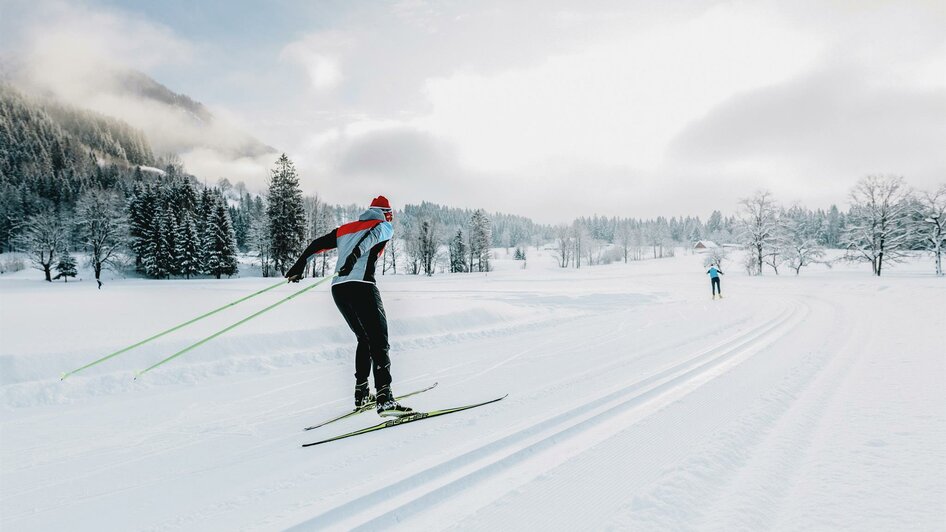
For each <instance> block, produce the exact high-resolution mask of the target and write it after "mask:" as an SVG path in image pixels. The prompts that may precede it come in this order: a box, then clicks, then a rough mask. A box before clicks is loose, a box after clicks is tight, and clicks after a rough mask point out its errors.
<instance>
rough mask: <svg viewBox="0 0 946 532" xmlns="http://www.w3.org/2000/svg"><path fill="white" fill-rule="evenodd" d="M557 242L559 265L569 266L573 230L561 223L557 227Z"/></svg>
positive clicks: (572, 244)
mask: <svg viewBox="0 0 946 532" xmlns="http://www.w3.org/2000/svg"><path fill="white" fill-rule="evenodd" d="M555 235H556V240H555V241H556V243H557V244H558V265H559V266H561V267H562V268H567V267H568V264H569V262H571V258H572V247H573V246H574V242H573V241H572V231H571V228H570V227H568V226H567V225H560V226H558V227H557V228H556V229H555Z"/></svg>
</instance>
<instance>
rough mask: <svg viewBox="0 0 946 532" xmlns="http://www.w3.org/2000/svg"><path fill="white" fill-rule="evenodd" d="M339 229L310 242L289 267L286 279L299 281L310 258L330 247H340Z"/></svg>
mask: <svg viewBox="0 0 946 532" xmlns="http://www.w3.org/2000/svg"><path fill="white" fill-rule="evenodd" d="M337 231H338V229H337V228H336V229H332V231H331V232H330V233H327V234H324V235H322V236H320V237H318V238H316V239H315V240H313V241H312V243H311V244H309V247H307V248H305V251H303V252H302V255H301V256H300V257H299V259H298V260H297V261H296V263H295V264H293V265H292V268H289V271H287V272H286V279H289V281H290V282H297V281H299V279H301V278H302V272H303V271H305V265H306V262H308V261H309V258H310V257H312V256H314V255H315V254H316V253H321V252H323V251H325V250H328V249H335V248H336V247H338V237H337Z"/></svg>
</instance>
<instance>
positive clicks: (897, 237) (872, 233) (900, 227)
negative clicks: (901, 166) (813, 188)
mask: <svg viewBox="0 0 946 532" xmlns="http://www.w3.org/2000/svg"><path fill="white" fill-rule="evenodd" d="M909 199H910V191H909V189H908V188H907V186H906V184H905V183H904V181H903V178H902V177H900V176H881V175H871V176H867V177H865V178H864V179H862V180H861V181H860V182H858V184H857V185H856V186H855V187H854V189H853V190H851V213H850V215H849V216H848V226H847V230H846V231H845V233H844V238H843V244H844V246H845V247H846V248H847V250H848V258H849V259H850V260H854V261H860V262H870V263H871V268H872V269H873V272H874V275H878V276H879V275H880V274H881V272H882V271H883V266H884V262H885V261H886V262H900V261H902V260H903V257H904V256H905V255H906V252H907V249H906V248H907V244H908V243H909V237H910V234H909V224H908V223H907V218H908V205H909V202H908V200H909Z"/></svg>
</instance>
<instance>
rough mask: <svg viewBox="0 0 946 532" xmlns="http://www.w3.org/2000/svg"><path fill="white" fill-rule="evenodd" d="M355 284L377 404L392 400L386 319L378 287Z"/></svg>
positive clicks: (359, 317) (359, 316) (359, 315)
mask: <svg viewBox="0 0 946 532" xmlns="http://www.w3.org/2000/svg"><path fill="white" fill-rule="evenodd" d="M353 284H357V285H359V286H358V289H359V292H360V293H359V297H358V298H356V299H355V301H356V303H355V305H356V306H357V310H358V319H359V321H360V322H361V323H362V325H363V326H364V328H365V333H366V334H367V336H368V345H369V349H370V350H371V365H372V368H371V369H372V372H373V373H374V386H375V391H376V392H377V396H378V404H381V403H382V402H383V400H385V399H390V398H392V397H393V396H392V394H391V358H390V357H389V355H388V351H389V350H390V348H391V346H390V345H389V344H388V319H387V316H386V315H385V313H384V304H383V303H382V302H381V293H380V292H378V287H376V286H375V285H373V284H367V283H353Z"/></svg>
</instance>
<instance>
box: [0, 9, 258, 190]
mask: <svg viewBox="0 0 946 532" xmlns="http://www.w3.org/2000/svg"><path fill="white" fill-rule="evenodd" d="M21 7H22V8H23V12H22V19H21V20H22V24H20V25H18V27H17V30H16V35H15V36H14V37H12V38H11V39H12V42H11V44H10V46H11V47H12V49H13V50H14V51H15V53H16V54H17V55H18V57H19V58H20V60H19V61H18V67H17V69H16V72H15V80H14V81H15V83H16V84H17V85H19V86H20V87H21V88H23V89H25V90H26V91H27V92H30V93H34V94H37V95H42V96H52V97H53V98H55V99H58V100H60V101H63V102H66V103H69V104H72V105H75V106H77V107H80V108H86V109H91V110H94V111H97V112H99V113H102V114H104V115H108V116H113V117H116V118H119V119H121V120H123V121H125V122H127V123H129V124H130V125H131V126H133V127H135V128H138V129H140V130H142V131H143V132H144V133H145V136H146V137H147V138H148V140H149V142H150V144H151V146H152V148H153V150H154V152H155V155H162V154H165V153H177V154H179V155H181V157H182V159H183V160H184V161H185V164H186V168H187V169H188V171H190V172H192V173H195V174H196V175H198V176H199V177H204V178H212V179H213V180H216V178H218V177H228V178H230V179H231V181H238V180H241V179H245V180H247V181H248V182H249V183H251V184H256V185H257V186H260V185H262V183H263V180H264V178H265V176H266V169H267V167H268V166H269V165H271V164H272V160H270V159H274V157H271V156H269V155H268V154H267V153H268V151H269V150H270V149H269V148H267V147H266V146H264V145H262V144H261V143H259V141H256V140H255V139H254V138H252V137H251V136H249V135H248V134H246V133H245V132H244V131H242V130H240V128H238V127H236V126H234V122H235V120H233V119H232V118H233V116H234V115H233V113H231V112H228V111H225V110H223V109H220V110H218V111H219V112H215V113H214V115H211V114H209V113H207V112H206V109H203V108H202V107H200V104H196V103H194V102H189V103H188V102H184V103H181V102H176V103H174V102H172V100H175V99H178V98H177V97H176V96H174V95H173V94H172V93H171V92H170V91H167V90H166V89H165V88H164V87H163V86H161V85H159V84H157V83H155V82H154V81H153V80H152V79H150V78H148V77H147V76H143V75H141V74H139V72H147V71H154V70H160V69H162V68H181V67H184V66H188V65H191V64H192V63H193V62H195V61H198V57H197V52H198V47H197V46H196V45H194V44H193V43H191V42H190V41H188V40H186V39H183V38H181V37H180V36H178V35H177V34H175V32H174V31H173V30H172V29H170V28H168V27H166V26H163V25H161V24H157V23H154V22H151V21H149V20H147V19H145V18H142V17H140V16H138V15H135V14H133V13H129V12H126V11H122V10H118V9H106V8H101V7H96V6H88V5H84V4H74V3H62V2H39V3H36V4H35V5H34V4H27V3H22V4H21ZM264 161H265V165H264V164H263V163H264ZM204 172H208V173H211V174H212V175H203V173H204ZM224 172H228V173H226V174H223V173H224Z"/></svg>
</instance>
